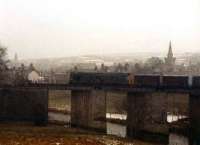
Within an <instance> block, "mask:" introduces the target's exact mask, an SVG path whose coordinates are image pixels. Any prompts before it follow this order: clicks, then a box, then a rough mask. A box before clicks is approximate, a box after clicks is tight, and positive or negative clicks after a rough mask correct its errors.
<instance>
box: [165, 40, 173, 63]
mask: <svg viewBox="0 0 200 145" xmlns="http://www.w3.org/2000/svg"><path fill="white" fill-rule="evenodd" d="M175 60H176V58H175V57H174V56H173V52H172V44H171V41H170V42H169V50H168V54H167V57H166V58H165V64H166V65H167V66H174V65H175Z"/></svg>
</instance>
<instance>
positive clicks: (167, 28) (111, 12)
mask: <svg viewBox="0 0 200 145" xmlns="http://www.w3.org/2000/svg"><path fill="white" fill-rule="evenodd" d="M169 40H172V44H173V49H174V51H175V52H190V51H191V52H200V1H199V0H0V42H1V43H2V44H3V45H5V46H7V47H8V49H9V55H10V56H12V57H13V55H14V53H15V52H16V53H18V55H19V57H20V58H41V57H63V56H72V55H84V54H109V53H133V52H166V51H167V49H168V43H169Z"/></svg>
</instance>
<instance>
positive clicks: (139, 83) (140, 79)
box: [134, 75, 160, 87]
mask: <svg viewBox="0 0 200 145" xmlns="http://www.w3.org/2000/svg"><path fill="white" fill-rule="evenodd" d="M134 86H135V87H159V86H160V76H159V75H135V76H134Z"/></svg>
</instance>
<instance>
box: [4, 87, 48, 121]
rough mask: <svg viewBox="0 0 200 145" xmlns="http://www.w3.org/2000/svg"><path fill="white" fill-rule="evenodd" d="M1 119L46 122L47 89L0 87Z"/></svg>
mask: <svg viewBox="0 0 200 145" xmlns="http://www.w3.org/2000/svg"><path fill="white" fill-rule="evenodd" d="M0 120H1V121H34V122H35V124H36V125H46V124H47V123H48V90H47V89H38V88H37V89H35V88H0Z"/></svg>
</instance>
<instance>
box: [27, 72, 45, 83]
mask: <svg viewBox="0 0 200 145" xmlns="http://www.w3.org/2000/svg"><path fill="white" fill-rule="evenodd" d="M28 80H29V81H31V82H32V83H39V82H42V81H44V78H43V77H41V76H40V75H39V73H38V72H37V71H34V70H33V71H31V72H30V73H29V74H28Z"/></svg>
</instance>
